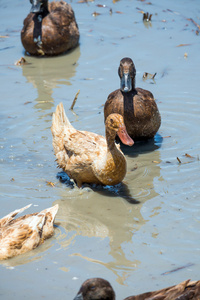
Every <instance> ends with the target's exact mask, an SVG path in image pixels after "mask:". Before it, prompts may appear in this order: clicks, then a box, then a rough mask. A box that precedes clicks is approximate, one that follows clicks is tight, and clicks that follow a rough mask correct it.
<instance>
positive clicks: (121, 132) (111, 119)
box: [105, 113, 134, 146]
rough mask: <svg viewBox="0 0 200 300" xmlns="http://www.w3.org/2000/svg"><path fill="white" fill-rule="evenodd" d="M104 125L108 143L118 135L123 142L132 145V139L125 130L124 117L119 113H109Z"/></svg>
mask: <svg viewBox="0 0 200 300" xmlns="http://www.w3.org/2000/svg"><path fill="white" fill-rule="evenodd" d="M105 125H106V138H107V141H108V143H109V142H111V141H114V139H115V137H116V135H118V137H119V138H120V140H121V142H122V143H123V144H125V145H128V146H132V145H133V144H134V141H133V140H132V138H131V137H130V136H129V135H128V133H127V131H126V126H125V124H124V119H123V117H122V116H121V115H120V114H116V113H114V114H110V115H109V116H108V117H107V119H106V122H105Z"/></svg>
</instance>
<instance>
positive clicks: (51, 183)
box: [46, 181, 55, 187]
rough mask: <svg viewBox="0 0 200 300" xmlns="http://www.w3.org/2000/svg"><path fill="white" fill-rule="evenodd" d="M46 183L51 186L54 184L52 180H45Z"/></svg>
mask: <svg viewBox="0 0 200 300" xmlns="http://www.w3.org/2000/svg"><path fill="white" fill-rule="evenodd" d="M46 184H47V185H50V186H52V187H54V186H55V183H53V182H51V181H46Z"/></svg>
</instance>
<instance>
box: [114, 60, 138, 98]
mask: <svg viewBox="0 0 200 300" xmlns="http://www.w3.org/2000/svg"><path fill="white" fill-rule="evenodd" d="M118 74H119V77H120V90H121V91H122V92H125V93H127V92H130V91H131V90H132V89H133V88H134V87H135V75H136V69H135V65H134V63H133V61H132V59H131V58H129V57H124V58H123V59H122V60H121V61H120V65H119V69H118Z"/></svg>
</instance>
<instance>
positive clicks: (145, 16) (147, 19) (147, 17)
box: [143, 12, 152, 22]
mask: <svg viewBox="0 0 200 300" xmlns="http://www.w3.org/2000/svg"><path fill="white" fill-rule="evenodd" d="M151 17H152V14H149V13H148V12H147V13H143V21H146V22H151Z"/></svg>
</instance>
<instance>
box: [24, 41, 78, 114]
mask: <svg viewBox="0 0 200 300" xmlns="http://www.w3.org/2000/svg"><path fill="white" fill-rule="evenodd" d="M79 57H80V47H77V48H76V49H75V50H74V51H73V52H72V53H70V55H62V56H56V57H53V58H48V57H47V58H44V59H40V58H35V57H27V59H26V60H27V62H28V64H26V65H23V66H22V70H23V76H24V77H25V78H26V79H27V81H28V82H30V83H32V84H33V87H34V88H35V89H37V94H38V96H37V98H36V99H35V100H36V104H35V109H40V110H42V111H44V110H50V109H51V108H52V107H53V106H54V97H53V90H54V89H56V88H59V87H60V86H62V85H67V86H69V85H71V79H72V78H73V77H74V76H75V74H76V68H77V66H78V60H79ZM70 104H71V103H70Z"/></svg>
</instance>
